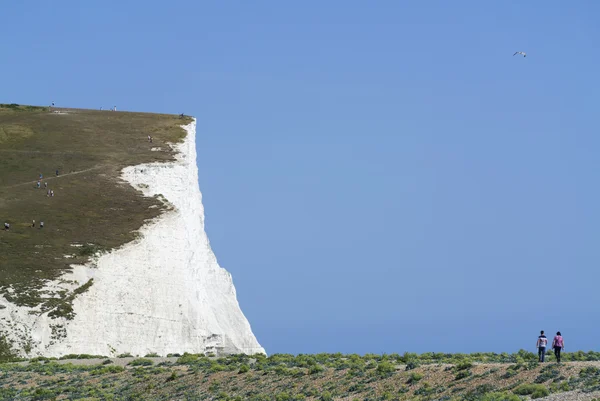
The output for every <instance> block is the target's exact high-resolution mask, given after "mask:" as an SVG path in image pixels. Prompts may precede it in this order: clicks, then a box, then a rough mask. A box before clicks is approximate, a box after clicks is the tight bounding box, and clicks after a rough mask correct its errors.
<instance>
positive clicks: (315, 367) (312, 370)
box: [308, 365, 325, 375]
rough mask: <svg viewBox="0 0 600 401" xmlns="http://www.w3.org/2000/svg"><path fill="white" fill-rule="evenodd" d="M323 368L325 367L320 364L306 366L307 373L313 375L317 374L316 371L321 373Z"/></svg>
mask: <svg viewBox="0 0 600 401" xmlns="http://www.w3.org/2000/svg"><path fill="white" fill-rule="evenodd" d="M324 370H325V369H324V368H323V367H322V366H321V365H313V366H311V367H310V368H308V374H309V375H314V374H317V373H321V372H322V371H324Z"/></svg>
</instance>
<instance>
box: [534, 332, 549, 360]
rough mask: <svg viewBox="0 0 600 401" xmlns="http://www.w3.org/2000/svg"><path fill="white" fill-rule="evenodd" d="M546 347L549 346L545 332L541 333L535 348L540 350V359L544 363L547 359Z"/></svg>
mask: <svg viewBox="0 0 600 401" xmlns="http://www.w3.org/2000/svg"><path fill="white" fill-rule="evenodd" d="M546 345H548V339H547V338H546V335H545V334H544V330H542V331H540V336H539V337H538V339H537V343H536V344H535V346H536V347H537V349H538V356H539V358H540V362H544V360H545V357H546Z"/></svg>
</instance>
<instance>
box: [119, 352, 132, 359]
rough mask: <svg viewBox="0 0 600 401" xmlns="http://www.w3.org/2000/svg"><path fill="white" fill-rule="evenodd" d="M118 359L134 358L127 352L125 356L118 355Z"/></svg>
mask: <svg viewBox="0 0 600 401" xmlns="http://www.w3.org/2000/svg"><path fill="white" fill-rule="evenodd" d="M117 358H133V355H131V354H130V353H129V352H126V353H124V354H119V355H117Z"/></svg>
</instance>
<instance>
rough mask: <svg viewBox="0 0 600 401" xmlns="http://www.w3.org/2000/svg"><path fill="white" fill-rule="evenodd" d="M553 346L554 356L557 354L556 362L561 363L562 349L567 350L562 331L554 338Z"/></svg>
mask: <svg viewBox="0 0 600 401" xmlns="http://www.w3.org/2000/svg"><path fill="white" fill-rule="evenodd" d="M552 348H554V356H556V362H558V363H560V351H561V350H563V351H564V350H565V340H563V338H562V335H561V334H560V331H557V332H556V336H554V340H552Z"/></svg>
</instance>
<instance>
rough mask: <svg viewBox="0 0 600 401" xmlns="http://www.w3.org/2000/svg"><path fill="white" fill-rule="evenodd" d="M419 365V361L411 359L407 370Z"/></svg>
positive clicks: (407, 363) (407, 364)
mask: <svg viewBox="0 0 600 401" xmlns="http://www.w3.org/2000/svg"><path fill="white" fill-rule="evenodd" d="M418 367H419V362H417V361H414V360H411V361H408V362H406V370H413V369H416V368H418Z"/></svg>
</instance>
